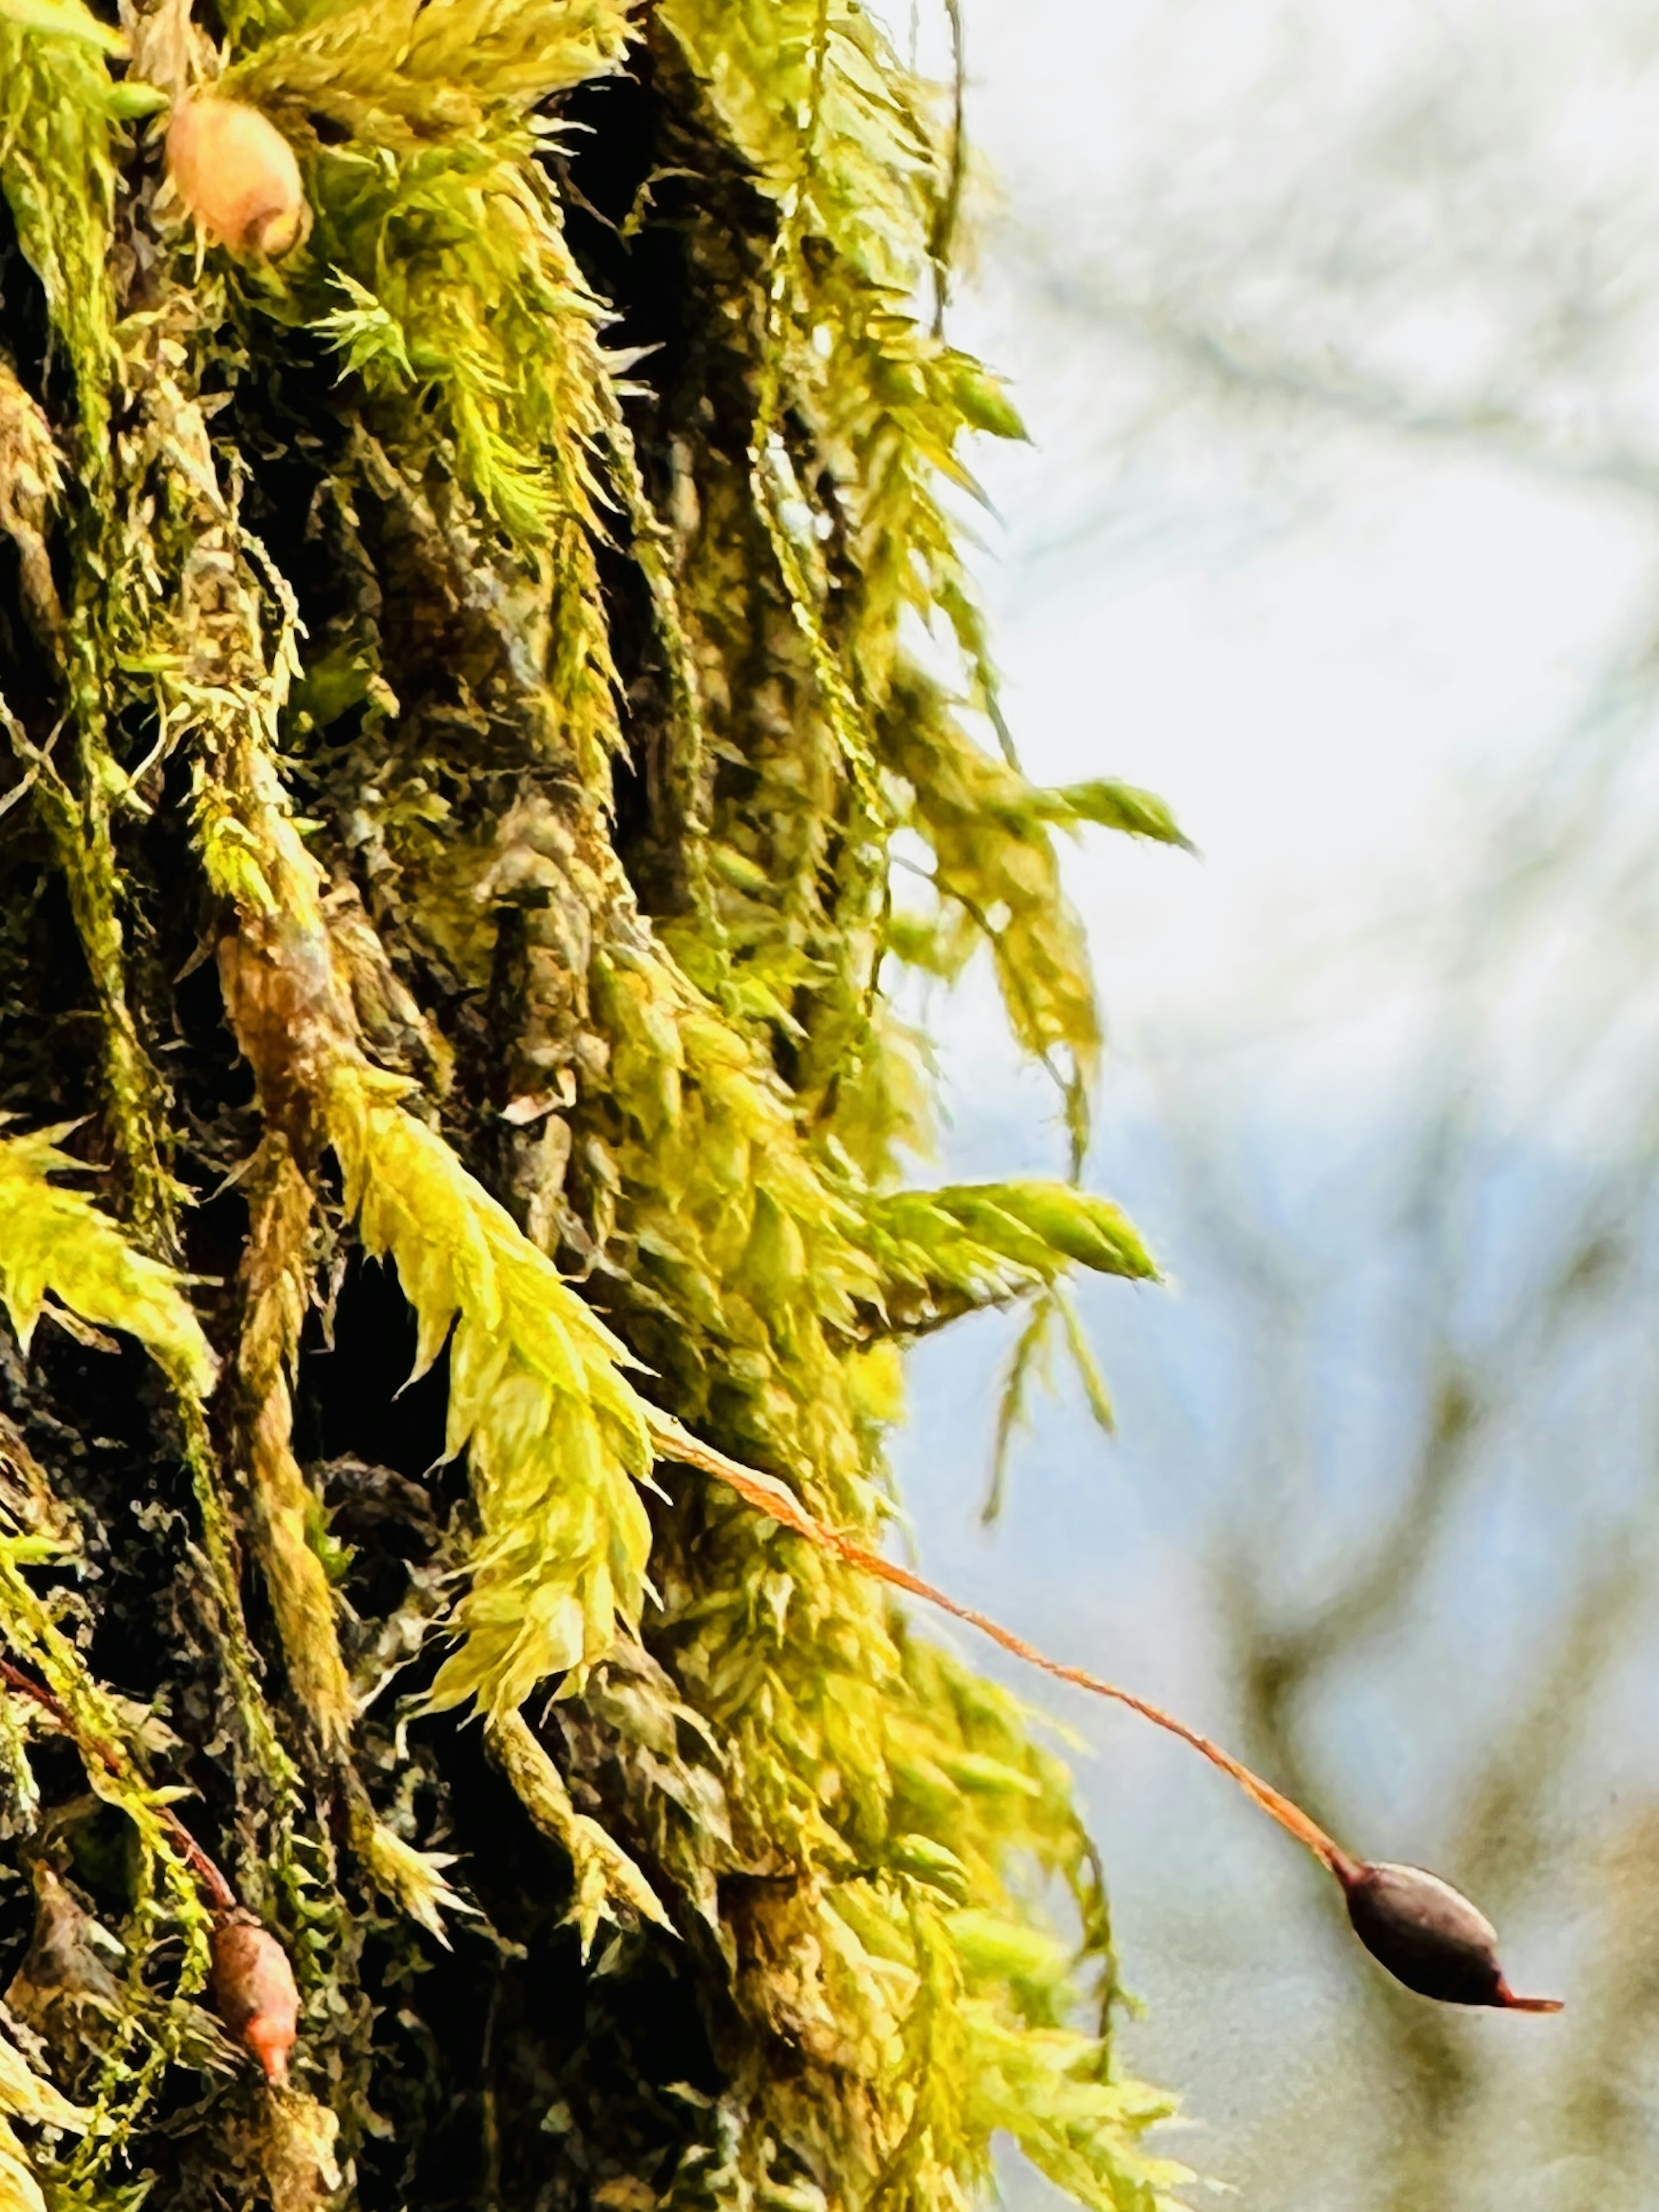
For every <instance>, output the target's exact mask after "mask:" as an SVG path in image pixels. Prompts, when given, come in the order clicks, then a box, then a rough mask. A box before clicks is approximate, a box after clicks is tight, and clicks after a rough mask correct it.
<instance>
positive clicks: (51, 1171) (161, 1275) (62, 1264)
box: [0, 1128, 218, 1398]
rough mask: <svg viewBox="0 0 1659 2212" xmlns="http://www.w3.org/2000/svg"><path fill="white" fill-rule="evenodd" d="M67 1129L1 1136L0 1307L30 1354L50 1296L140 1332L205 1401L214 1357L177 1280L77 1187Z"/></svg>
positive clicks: (96, 1319)
mask: <svg viewBox="0 0 1659 2212" xmlns="http://www.w3.org/2000/svg"><path fill="white" fill-rule="evenodd" d="M68 1133H69V1132H68V1131H67V1130H66V1129H63V1128H59V1129H43V1130H37V1131H35V1132H34V1133H33V1134H31V1135H28V1136H18V1137H7V1136H0V1304H3V1305H4V1307H5V1310H6V1313H7V1316H8V1318H9V1321H10V1322H11V1325H12V1328H14V1330H15V1332H16V1334H17V1339H18V1341H19V1343H20V1344H21V1345H22V1346H23V1347H24V1349H25V1350H26V1351H27V1348H28V1345H29V1340H30V1339H31V1338H32V1337H33V1334H34V1329H35V1326H36V1323H37V1322H39V1321H40V1316H41V1315H42V1313H50V1312H51V1311H52V1308H51V1307H50V1306H49V1305H48V1304H47V1298H48V1297H49V1296H50V1297H52V1298H56V1299H57V1300H58V1302H59V1303H60V1304H62V1305H64V1306H65V1307H67V1308H68V1310H69V1311H70V1313H71V1314H74V1315H76V1316H78V1317H79V1319H81V1320H82V1321H83V1322H90V1323H91V1324H92V1326H93V1327H94V1328H115V1329H119V1330H121V1331H122V1332H123V1333H124V1334H126V1335H128V1336H136V1337H137V1340H138V1341H139V1342H140V1343H141V1344H142V1345H143V1346H144V1347H145V1349H146V1350H147V1351H149V1352H151V1353H152V1354H153V1355H154V1357H155V1359H156V1360H157V1361H158V1363H159V1364H161V1367H162V1368H163V1369H164V1370H165V1371H166V1372H167V1376H169V1378H170V1379H171V1380H172V1381H173V1383H176V1384H177V1385H178V1386H179V1389H183V1390H185V1391H188V1392H190V1393H191V1395H193V1396H195V1397H197V1398H204V1397H206V1396H208V1395H209V1394H210V1392H211V1391H212V1389H213V1387H214V1384H215V1382H216V1379H217V1375H218V1362H217V1360H216V1358H215V1356H214V1353H213V1351H212V1348H211V1347H210V1345H209V1343H208V1340H207V1338H206V1336H205V1335H204V1333H203V1329H202V1325H201V1323H200V1322H199V1321H197V1317H196V1316H195V1314H194V1312H193V1311H192V1310H191V1304H190V1301H189V1299H188V1298H187V1297H186V1296H185V1288H184V1285H183V1282H182V1280H181V1279H180V1277H179V1275H178V1274H177V1273H175V1271H174V1270H173V1269H172V1268H171V1267H164V1266H162V1265H161V1262H160V1261H156V1260H152V1259H151V1258H150V1257H149V1255H148V1254H146V1253H143V1252H140V1251H138V1250H137V1249H135V1248H134V1246H133V1245H132V1243H131V1241H130V1240H129V1238H128V1237H126V1236H125V1234H124V1233H123V1231H121V1229H120V1228H119V1227H118V1225H117V1224H116V1223H115V1222H113V1221H112V1220H111V1219H110V1218H109V1216H108V1215H107V1214H106V1213H105V1212H102V1211H101V1210H100V1208H99V1207H98V1206H95V1205H94V1203H93V1201H92V1200H91V1199H90V1198H88V1196H87V1195H86V1194H85V1193H84V1192H83V1191H79V1190H75V1189H71V1188H66V1187H65V1185H64V1183H63V1182H60V1181H58V1177H60V1176H64V1175H69V1174H76V1173H78V1174H84V1173H85V1172H86V1168H85V1164H84V1163H83V1162H82V1161H80V1160H77V1159H75V1158H72V1157H71V1156H70V1154H69V1153H68V1152H64V1149H63V1147H62V1145H61V1143H60V1141H59V1140H60V1139H62V1138H63V1137H64V1136H65V1135H67V1134H68Z"/></svg>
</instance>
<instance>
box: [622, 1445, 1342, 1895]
mask: <svg viewBox="0 0 1659 2212" xmlns="http://www.w3.org/2000/svg"><path fill="white" fill-rule="evenodd" d="M653 1434H654V1438H655V1442H656V1446H657V1449H658V1452H659V1455H660V1456H661V1457H662V1458H664V1459H669V1460H677V1461H679V1462H682V1463H683V1464H684V1465H685V1466H687V1467H695V1468H697V1469H698V1470H699V1471H700V1472H701V1473H702V1474H712V1475H714V1477H715V1478H716V1480H719V1481H720V1482H724V1483H725V1484H726V1486H728V1487H729V1488H730V1489H732V1490H735V1491H736V1492H737V1493H738V1497H739V1498H744V1500H745V1501H746V1502H747V1503H748V1504H750V1505H752V1506H754V1507H755V1508H756V1509H757V1510H758V1511H760V1512H762V1513H764V1514H766V1515H767V1516H769V1518H770V1519H772V1520H774V1521H775V1522H778V1523H779V1524H780V1525H781V1527H783V1528H790V1529H793V1531H794V1533H795V1534H796V1535H798V1536H804V1537H805V1539H806V1541H807V1542H808V1543H809V1544H815V1545H817V1548H818V1549H819V1550H820V1551H821V1552H828V1553H830V1554H831V1555H832V1556H833V1557H834V1558H836V1559H844V1560H845V1561H846V1563H847V1565H848V1566H850V1567H854V1568H856V1569H857V1570H858V1571H859V1572H860V1574H866V1575H872V1576H874V1577H876V1578H877V1579H878V1581H880V1582H884V1583H890V1584H891V1586H892V1587H893V1588H894V1589H902V1590H903V1591H905V1592H906V1593H907V1594H908V1595H909V1596H911V1597H919V1598H921V1599H923V1600H924V1601H926V1602H927V1604H929V1605H932V1606H937V1607H939V1611H940V1612H941V1613H949V1614H950V1615H951V1618H952V1620H961V1621H965V1622H966V1623H967V1624H968V1626H969V1627H970V1628H976V1629H978V1631H979V1632H980V1633H981V1636H988V1637H989V1638H990V1639H991V1641H992V1642H993V1643H994V1644H1000V1645H1001V1647H1002V1649H1003V1650H1005V1651H1010V1652H1012V1654H1013V1656H1014V1657H1015V1658H1016V1659H1022V1660H1024V1662H1025V1663H1026V1665H1027V1666H1030V1667H1036V1668H1041V1670H1042V1673H1043V1674H1052V1675H1053V1676H1054V1679H1055V1680H1057V1681H1060V1682H1070V1683H1072V1684H1073V1685H1074V1686H1076V1687H1077V1688H1078V1689H1079V1690H1088V1691H1090V1692H1092V1694H1093V1695H1094V1696H1096V1697H1097V1698H1109V1699H1112V1701H1113V1702H1114V1704H1115V1705H1127V1707H1128V1709H1129V1711H1131V1712H1132V1713H1139V1716H1140V1717H1141V1718H1142V1720H1146V1721H1151V1723H1152V1725H1153V1727H1154V1728H1161V1729H1164V1730H1165V1731H1166V1732H1167V1733H1168V1734H1169V1735H1174V1736H1179V1737H1180V1739H1181V1741H1182V1743H1184V1744H1188V1745H1190V1746H1191V1747H1192V1749H1193V1750H1194V1751H1195V1752H1197V1753H1199V1754H1200V1757H1201V1758H1204V1759H1208V1760H1209V1762H1210V1764H1211V1765H1212V1766H1218V1767H1219V1768H1220V1770H1221V1771H1222V1772H1223V1773H1224V1774H1225V1775H1228V1776H1230V1777H1231V1779H1232V1780H1233V1781H1234V1782H1236V1783H1237V1784H1238V1786H1239V1788H1240V1789H1241V1790H1243V1792H1244V1794H1245V1796H1247V1797H1249V1798H1250V1799H1252V1800H1253V1801H1254V1802H1255V1803H1256V1804H1257V1805H1259V1806H1260V1807H1261V1810H1262V1811H1263V1812H1264V1813H1266V1814H1267V1815H1268V1817H1269V1818H1270V1819H1272V1820H1277V1821H1278V1823H1279V1826H1280V1827H1281V1828H1283V1829H1285V1831H1286V1832H1287V1833H1288V1834H1290V1835H1292V1836H1294V1837H1295V1838H1296V1840H1297V1843H1299V1844H1302V1845H1304V1848H1305V1849H1306V1850H1310V1851H1311V1852H1312V1853H1313V1856H1314V1857H1315V1858H1316V1859H1317V1860H1318V1861H1319V1863H1320V1864H1321V1865H1322V1867H1324V1868H1325V1869H1327V1871H1328V1873H1330V1874H1333V1875H1335V1877H1336V1879H1337V1880H1338V1881H1340V1882H1342V1883H1343V1884H1345V1885H1346V1884H1348V1883H1350V1882H1352V1881H1356V1880H1358V1876H1359V1875H1360V1873H1361V1871H1362V1869H1361V1865H1360V1863H1359V1861H1358V1860H1357V1859H1355V1858H1353V1857H1351V1856H1350V1854H1349V1853H1348V1852H1346V1851H1345V1850H1343V1848H1342V1846H1341V1845H1340V1844H1339V1843H1336V1842H1335V1841H1334V1840H1333V1838H1331V1837H1329V1836H1328V1835H1327V1834H1326V1833H1325V1831H1324V1830H1323V1829H1322V1827H1321V1826H1319V1824H1318V1823H1317V1821H1316V1820H1311V1819H1310V1817H1309V1815H1308V1814H1306V1813H1304V1811H1303V1810H1302V1808H1301V1807H1300V1806H1299V1805H1297V1804H1293V1803H1292V1802H1291V1800H1290V1798H1288V1797H1286V1796H1285V1795H1284V1794H1283V1793H1282V1791H1280V1790H1275V1789H1274V1788H1273V1784H1271V1783H1270V1782H1264V1781H1263V1780H1262V1779H1261V1776H1260V1775H1259V1774H1253V1773H1252V1772H1251V1771H1250V1770H1249V1767H1248V1766H1246V1765H1244V1764H1243V1761H1242V1760H1240V1759H1235V1758H1234V1757H1233V1755H1232V1753H1231V1752H1226V1751H1224V1750H1223V1749H1222V1748H1221V1747H1220V1745H1219V1744H1218V1743H1212V1742H1211V1741H1210V1739H1209V1737H1208V1736H1206V1735H1200V1734H1199V1732H1198V1730H1197V1729H1193V1728H1188V1725H1187V1723H1186V1722H1185V1721H1182V1720H1177V1719H1176V1717H1175V1715H1174V1714H1173V1713H1166V1712H1165V1711H1164V1709H1163V1707H1162V1706H1161V1705H1152V1703H1150V1702H1149V1700H1148V1699H1145V1698H1139V1697H1137V1696H1136V1695H1135V1693H1134V1692H1133V1690H1125V1689H1121V1688H1120V1687H1119V1686H1118V1685H1117V1684H1116V1683H1115V1682H1107V1681H1103V1680H1101V1678H1100V1676H1099V1675H1097V1674H1089V1673H1087V1672H1086V1671H1085V1669H1084V1668H1081V1667H1067V1666H1065V1665H1063V1664H1062V1663H1061V1662H1060V1661H1059V1660H1058V1659H1050V1658H1049V1657H1048V1655H1047V1653H1046V1652H1042V1651H1039V1650H1037V1649H1036V1645H1035V1644H1028V1643H1027V1642H1026V1641H1025V1639H1024V1637H1021V1636H1016V1635H1015V1634H1014V1632H1013V1631H1012V1629H1011V1628H1005V1627H1003V1626H1002V1624H1001V1623H1000V1621H996V1620H992V1619H991V1617H990V1615H989V1614H988V1613H981V1612H979V1611H978V1610H977V1609H976V1608H975V1607H973V1606H970V1605H963V1604H962V1603H961V1602H960V1601H959V1600H957V1599H956V1598H953V1597H951V1596H949V1595H947V1594H946V1593H945V1591H944V1590H942V1589H936V1588H935V1587H934V1585H933V1583H928V1582H924V1581H923V1580H922V1578H921V1576H920V1575H913V1574H912V1573H911V1572H910V1571H909V1570H908V1568H906V1567H900V1566H896V1565H894V1564H893V1562H892V1561H891V1560H890V1559H883V1558H882V1556H881V1554H880V1553H878V1552H872V1551H871V1550H869V1549H868V1548H867V1547H866V1546H865V1545H863V1544H860V1543H859V1542H858V1541H856V1540H855V1539H854V1538H853V1537H851V1536H846V1535H843V1534H842V1533H841V1531H840V1530H839V1529H837V1528H830V1527H829V1523H828V1522H823V1521H820V1520H818V1519H817V1516H815V1515H813V1514H811V1513H809V1512H808V1511H807V1510H806V1508H805V1506H804V1505H803V1504H801V1502H800V1500H799V1498H797V1497H796V1495H795V1493H794V1492H793V1490H791V1489H789V1488H788V1486H787V1485H786V1484H784V1483H781V1482H780V1481H779V1480H777V1478H776V1476H775V1475H770V1474H762V1473H761V1472H760V1471H759V1470H758V1468H752V1467H744V1464H743V1463H742V1462H741V1461H739V1460H734V1459H728V1458H727V1457H726V1454H725V1453H724V1452H722V1451H717V1450H715V1449H714V1446H713V1445H712V1444H705V1443H700V1442H699V1441H698V1439H697V1438H696V1437H694V1436H692V1435H691V1433H690V1431H689V1430H686V1429H683V1428H682V1427H681V1426H680V1425H679V1423H678V1421H671V1420H669V1419H667V1418H666V1417H665V1416H659V1419H658V1420H657V1422H656V1423H655V1425H654V1427H653Z"/></svg>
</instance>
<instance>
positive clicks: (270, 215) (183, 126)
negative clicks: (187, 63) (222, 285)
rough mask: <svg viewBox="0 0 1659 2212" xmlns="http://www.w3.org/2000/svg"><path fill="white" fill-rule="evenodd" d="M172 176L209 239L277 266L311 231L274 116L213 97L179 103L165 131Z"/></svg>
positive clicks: (296, 173) (295, 169) (295, 165)
mask: <svg viewBox="0 0 1659 2212" xmlns="http://www.w3.org/2000/svg"><path fill="white" fill-rule="evenodd" d="M167 173H168V175H169V176H170V177H171V178H172V179H173V184H174V185H175V187H176V188H177V191H178V193H179V198H180V199H181V200H182V201H183V202H184V204H185V207H186V208H188V209H189V210H190V212H191V214H192V215H193V216H196V218H197V221H198V222H201V223H202V224H203V225H204V228H206V230H207V231H208V232H209V234H210V236H212V237H214V238H216V239H217V240H219V241H220V243H221V244H222V245H224V246H230V247H231V248H232V249H233V250H234V252H238V253H251V254H258V255H259V256H261V257H262V258H264V259H265V260H268V261H278V260H280V259H281V258H282V257H283V254H285V253H289V252H292V251H293V249H294V247H295V246H297V245H298V244H299V242H300V240H301V238H303V237H304V235H305V234H306V232H307V229H308V228H310V222H311V210H310V209H309V208H308V207H307V204H306V195H305V187H304V185H302V184H301V180H300V164H299V162H298V161H296V160H295V155H294V149H293V148H292V146H290V145H289V143H288V141H287V139H286V138H284V137H283V134H282V132H281V131H279V130H278V129H277V128H276V125H275V124H274V123H273V122H272V121H271V120H270V117H269V116H265V115H262V114H261V113H260V112H259V111H258V108H257V107H249V106H246V105H245V104H244V103H243V102H242V101H241V100H216V99H215V98H213V97H212V96H211V94H197V96H196V97H194V98H192V99H190V100H181V101H180V102H179V106H177V107H176V108H174V110H173V120H172V122H171V123H170V124H169V125H167Z"/></svg>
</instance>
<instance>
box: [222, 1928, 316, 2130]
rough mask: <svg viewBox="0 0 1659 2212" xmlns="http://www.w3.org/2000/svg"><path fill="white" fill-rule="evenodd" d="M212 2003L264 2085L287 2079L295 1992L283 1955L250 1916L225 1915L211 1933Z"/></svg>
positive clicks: (296, 2014) (295, 2026) (295, 2029)
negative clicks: (256, 2065)
mask: <svg viewBox="0 0 1659 2212" xmlns="http://www.w3.org/2000/svg"><path fill="white" fill-rule="evenodd" d="M212 1948H213V1975H212V1988H213V2002H214V2003H215V2004H216V2006H217V2007H218V2008H219V2017H220V2019H221V2020H222V2021H223V2022H224V2024H225V2026H226V2027H228V2029H229V2030H230V2033H232V2035H233V2036H234V2037H235V2039H236V2040H237V2042H238V2043H240V2045H242V2048H243V2049H244V2050H245V2051H252V2054H253V2056H254V2057H256V2058H257V2059H258V2062H259V2064H260V2066H261V2068H262V2069H263V2070H264V2076H265V2079H266V2081H270V2082H272V2083H274V2084H276V2085H277V2086H278V2087H280V2085H281V2084H282V2083H283V2082H284V2081H287V2079H288V2054H289V2051H292V2049H293V2048H294V2044H295V2037H296V2036H297V2034H298V2033H299V2025H300V1992H299V1990H297V1989H296V1988H295V1982H294V1969H293V1967H292V1966H289V1962H288V1954H287V1952H286V1951H284V1950H283V1947H282V1945H281V1944H280V1943H279V1942H277V1941H276V1937H275V1936H273V1935H272V1934H271V1932H270V1929H268V1928H262V1927H261V1926H260V1924H259V1923H258V1921H257V1920H256V1919H255V1918H254V1917H253V1915H252V1913H251V1912H242V1911H236V1912H230V1913H227V1914H226V1915H225V1917H224V1918H223V1919H222V1920H220V1921H219V1922H218V1923H216V1925H215V1928H214V1930H213V1946H212Z"/></svg>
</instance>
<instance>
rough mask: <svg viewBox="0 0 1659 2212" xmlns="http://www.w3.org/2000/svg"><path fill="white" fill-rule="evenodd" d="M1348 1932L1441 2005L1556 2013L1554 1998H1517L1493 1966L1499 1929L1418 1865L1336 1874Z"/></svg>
mask: <svg viewBox="0 0 1659 2212" xmlns="http://www.w3.org/2000/svg"><path fill="white" fill-rule="evenodd" d="M1335 1871H1336V1875H1337V1879H1338V1881H1340V1882H1341V1884H1342V1887H1343V1891H1344V1893H1345V1894H1346V1898H1347V1900H1348V1918H1349V1919H1350V1920H1351V1921H1352V1923H1353V1931H1354V1934H1355V1935H1356V1936H1358V1938H1359V1940H1360V1942H1362V1943H1363V1944H1364V1947H1365V1948H1366V1949H1367V1950H1368V1951H1369V1952H1370V1954H1371V1956H1372V1958H1374V1959H1375V1960H1377V1961H1378V1963H1379V1964H1380V1965H1382V1966H1386V1967H1387V1968H1388V1970H1389V1972H1390V1973H1391V1974H1392V1975H1393V1976H1394V1978H1395V1980H1396V1981H1397V1982H1403V1983H1404V1984H1406V1987H1407V1989H1408V1990H1416V1991H1417V1993H1418V1995H1419V1996H1425V1997H1436V1998H1437V1999H1438V2000H1439V2002H1441V2003H1442V2004H1461V2005H1498V2006H1501V2007H1503V2008H1505V2009H1507V2010H1508V2011H1510V2012H1559V2011H1560V2009H1561V2001H1560V1999H1559V1997H1518V1996H1516V1994H1515V1992H1514V1990H1512V1989H1510V1985H1509V1984H1508V1983H1507V1982H1506V1981H1505V1980H1504V1971H1503V1968H1502V1967H1501V1966H1499V1965H1498V1932H1497V1930H1496V1929H1494V1928H1493V1926H1492V1923H1491V1921H1490V1920H1488V1919H1487V1917H1486V1914H1485V1913H1484V1912H1481V1911H1480V1910H1479V1909H1478V1908H1477V1907H1476V1906H1474V1905H1471V1904H1470V1902H1469V1900H1468V1898H1467V1897H1465V1896H1464V1895H1463V1894H1462V1892H1461V1891H1459V1890H1455V1889H1454V1888H1453V1887H1452V1886H1451V1884H1450V1883H1449V1882H1448V1881H1441V1879H1440V1877H1439V1875H1435V1874H1425V1872H1424V1870H1423V1869H1422V1868H1421V1867H1409V1866H1387V1865H1383V1866H1355V1867H1352V1868H1351V1869H1347V1870H1346V1871H1345V1870H1344V1869H1335Z"/></svg>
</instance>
